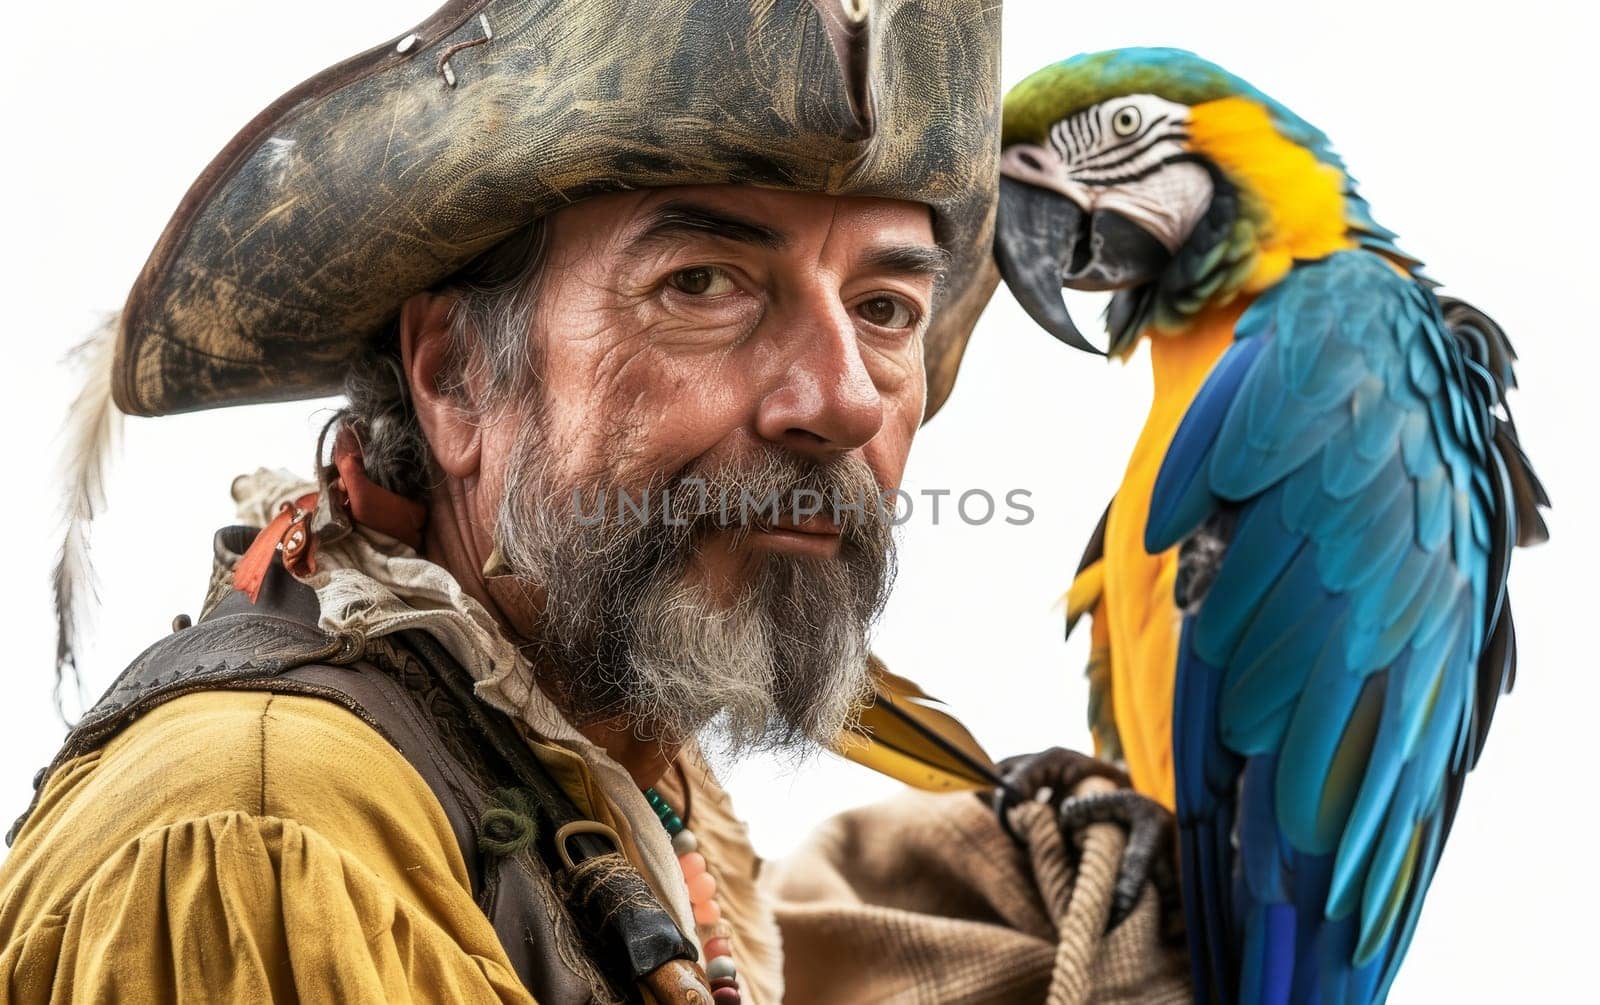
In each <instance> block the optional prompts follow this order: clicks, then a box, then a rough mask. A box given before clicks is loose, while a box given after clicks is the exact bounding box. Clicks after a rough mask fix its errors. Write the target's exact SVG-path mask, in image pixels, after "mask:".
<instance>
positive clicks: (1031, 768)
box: [993, 747, 1132, 844]
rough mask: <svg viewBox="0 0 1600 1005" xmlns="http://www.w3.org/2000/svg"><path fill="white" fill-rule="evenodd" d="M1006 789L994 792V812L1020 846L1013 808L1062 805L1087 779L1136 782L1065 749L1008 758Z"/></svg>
mask: <svg viewBox="0 0 1600 1005" xmlns="http://www.w3.org/2000/svg"><path fill="white" fill-rule="evenodd" d="M998 767H999V768H1000V778H1001V780H1002V781H1004V782H1005V786H1004V787H1003V788H999V789H996V790H995V791H994V799H993V805H994V812H995V816H997V817H999V818H1000V827H1001V828H1002V829H1003V830H1004V831H1005V832H1006V833H1007V834H1009V835H1011V839H1012V840H1013V841H1016V842H1017V843H1018V844H1021V843H1022V838H1021V836H1019V835H1018V834H1017V832H1016V830H1015V829H1013V828H1012V826H1011V820H1010V815H1009V811H1010V809H1011V807H1013V806H1015V805H1017V804H1018V803H1021V802H1026V801H1029V800H1032V801H1035V802H1042V803H1047V804H1049V805H1050V806H1059V805H1060V804H1061V801H1062V800H1063V799H1066V798H1067V797H1068V796H1069V795H1071V794H1072V792H1073V790H1074V789H1076V788H1077V787H1078V784H1079V783H1080V782H1082V781H1083V780H1084V779H1085V778H1104V779H1106V780H1107V781H1109V782H1111V783H1112V784H1114V785H1116V786H1117V787H1118V788H1128V787H1130V786H1131V785H1132V782H1130V781H1129V780H1128V775H1127V773H1126V772H1124V771H1122V770H1121V769H1120V768H1118V767H1116V765H1113V764H1111V763H1109V762H1107V761H1102V760H1100V759H1099V758H1097V757H1090V756H1089V755H1087V754H1080V753H1078V752H1077V751H1076V750H1068V749H1066V748H1065V747H1051V748H1050V749H1049V750H1041V751H1040V752H1038V753H1037V754H1021V755H1019V756H1017V757H1008V758H1006V759H1005V760H1003V761H1001V762H1000V764H999V765H998Z"/></svg>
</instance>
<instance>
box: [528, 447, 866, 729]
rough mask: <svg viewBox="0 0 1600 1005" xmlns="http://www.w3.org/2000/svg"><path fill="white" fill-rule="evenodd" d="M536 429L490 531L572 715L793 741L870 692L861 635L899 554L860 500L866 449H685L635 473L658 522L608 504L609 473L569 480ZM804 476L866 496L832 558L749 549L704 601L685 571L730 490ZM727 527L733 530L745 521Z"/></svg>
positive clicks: (614, 492) (840, 725) (637, 494)
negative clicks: (526, 598) (817, 456)
mask: <svg viewBox="0 0 1600 1005" xmlns="http://www.w3.org/2000/svg"><path fill="white" fill-rule="evenodd" d="M543 442H544V438H543V437H541V436H524V437H519V443H521V444H526V445H527V446H525V447H523V446H519V448H518V453H517V456H515V457H514V458H512V461H511V464H510V465H509V467H508V470H507V477H506V486H505V492H504V496H503V499H502V502H501V506H500V511H499V518H498V527H497V543H498V544H499V546H500V551H501V555H502V557H503V558H504V559H505V562H506V565H507V567H508V568H509V570H510V572H511V574H512V575H514V576H516V577H518V578H520V579H522V580H523V581H524V582H526V583H527V584H529V585H531V586H537V587H538V588H539V589H540V590H542V592H543V593H544V606H543V612H542V617H541V619H540V622H539V624H538V625H537V627H536V630H535V635H534V637H533V638H532V639H531V640H530V641H529V642H528V644H527V646H526V650H525V651H526V653H527V655H528V656H529V658H530V659H531V661H532V663H533V665H534V666H535V668H536V673H537V674H538V675H539V683H540V684H541V686H542V687H543V689H544V690H545V691H546V692H547V693H548V694H550V696H551V697H552V698H554V699H555V700H556V702H557V703H558V704H559V705H561V707H562V709H563V711H565V712H566V714H567V715H568V716H569V717H571V718H572V719H573V720H574V722H575V723H577V724H578V725H585V724H588V723H592V722H600V721H608V720H620V721H621V722H622V723H624V724H625V725H626V727H627V728H629V729H631V730H632V732H633V733H634V735H635V736H637V737H639V738H641V739H648V740H660V741H663V742H666V743H672V744H676V743H682V742H684V741H686V740H688V739H689V738H691V737H694V736H697V735H699V736H700V739H701V742H702V745H703V746H706V747H708V748H709V749H710V750H712V751H714V752H717V753H720V754H723V755H724V756H727V757H730V758H734V757H738V756H741V755H744V754H747V753H750V752H753V751H757V750H782V751H789V752H799V753H803V752H805V751H806V750H809V749H812V747H813V746H814V745H817V744H827V743H829V742H830V741H832V740H833V739H834V738H835V737H837V736H838V734H839V732H840V731H841V730H843V729H844V728H846V727H847V726H848V725H849V724H850V723H852V722H853V720H854V718H855V716H856V715H857V714H858V713H859V710H860V708H861V707H862V705H863V704H864V703H865V701H866V700H867V698H868V697H869V696H870V693H871V685H870V682H869V679H868V672H867V639H868V632H869V629H870V627H871V624H872V622H873V621H874V620H875V619H876V617H877V616H878V614H879V613H880V612H881V610H882V608H883V604H884V602H885V601H886V600H887V598H888V593H889V587H890V585H891V583H892V582H893V578H894V568H895V562H894V538H893V534H892V531H891V527H890V523H889V520H888V518H887V515H886V514H885V513H883V512H882V511H881V510H880V509H879V508H877V507H876V506H874V505H873V501H875V500H877V499H878V498H879V488H878V486H877V485H876V483H875V481H874V479H873V477H872V474H871V471H870V470H869V469H868V468H867V466H866V465H865V463H863V462H862V461H861V460H859V459H858V458H855V457H841V458H838V459H835V460H832V461H828V462H823V463H818V462H813V461H810V460H809V459H806V458H803V457H800V456H798V455H795V454H792V453H790V452H787V451H783V450H780V449H778V448H771V449H768V450H766V451H765V452H764V453H763V454H761V455H759V456H757V457H756V458H754V459H752V460H750V461H748V462H745V463H740V464H736V465H731V464H730V465H722V466H719V467H715V468H705V467H701V466H699V465H696V464H691V465H689V466H688V467H686V468H685V469H683V470H682V471H679V472H676V473H674V474H672V475H671V476H669V477H665V478H657V479H653V480H651V483H650V484H649V485H648V488H649V489H650V490H651V491H650V496H649V498H651V499H652V500H654V499H657V498H659V493H660V492H661V490H663V489H666V490H669V491H670V493H671V496H672V500H673V505H672V520H671V521H667V520H663V519H661V518H660V514H659V513H658V512H657V511H656V510H654V509H653V510H652V511H651V513H650V515H649V517H648V518H645V519H640V518H639V517H638V516H637V515H634V516H632V517H627V518H625V517H623V516H621V515H620V514H619V512H618V510H619V508H620V507H619V506H618V505H617V503H616V500H617V498H618V492H619V491H620V484H619V483H621V482H622V481H623V480H622V479H621V478H620V476H619V475H618V474H617V473H616V472H614V471H607V472H604V473H602V474H601V475H600V476H599V477H594V478H589V479H585V480H583V481H582V482H580V483H573V482H571V481H565V482H563V481H561V480H560V479H558V478H556V477H554V475H553V471H552V468H553V464H552V463H551V462H550V460H549V459H548V452H547V451H542V450H540V449H539V446H540V444H541V443H543ZM684 479H700V480H703V482H704V484H705V486H706V490H704V491H699V490H696V491H683V487H684ZM802 490H811V491H814V492H820V493H822V494H823V498H830V499H831V498H841V499H846V500H851V499H861V500H864V501H866V502H867V505H866V506H864V507H862V508H861V509H862V512H857V511H855V510H847V511H845V512H843V513H842V514H841V522H842V529H841V535H840V548H839V552H838V554H837V555H836V556H835V557H833V558H827V559H818V558H810V557H804V556H789V555H769V554H761V553H754V554H752V555H751V556H750V558H749V561H750V562H751V563H754V564H753V566H752V569H753V571H752V572H751V574H750V576H749V578H748V580H747V582H746V584H745V585H744V586H743V587H742V588H741V589H740V590H739V592H738V593H737V595H735V596H734V597H732V598H731V599H729V598H726V597H724V598H722V599H721V600H718V599H717V598H715V597H713V596H712V595H711V593H710V591H709V590H708V589H707V587H705V586H704V585H702V584H700V583H698V582H696V581H695V580H694V578H693V577H692V576H691V575H690V572H691V566H692V561H693V558H694V556H695V553H696V551H697V549H698V548H699V547H700V545H701V542H702V540H703V538H704V535H705V534H706V533H707V532H709V531H713V530H716V529H718V528H719V527H727V526H729V523H727V522H726V521H727V520H728V518H729V517H732V518H734V520H737V519H738V518H739V517H740V515H741V513H740V507H739V501H740V500H741V499H742V498H750V499H762V498H767V497H769V494H773V493H775V494H776V495H777V497H778V498H781V499H783V500H785V501H786V505H787V500H791V499H793V498H794V497H795V495H794V494H795V493H796V492H799V491H802ZM627 491H629V492H630V493H631V494H632V498H634V499H638V498H641V497H642V496H643V492H642V491H641V490H640V489H638V488H634V487H630V488H629V489H628V490H627ZM741 493H747V494H748V495H747V496H744V495H741ZM597 499H598V500H600V501H602V502H604V503H606V504H607V505H606V507H605V515H604V517H603V518H601V519H598V520H596V519H595V514H596V512H597V510H596V509H595V508H594V506H593V505H585V503H584V502H583V501H584V500H588V501H589V502H590V503H592V502H593V501H594V500H597ZM720 500H728V502H727V503H720V502H719V501H720ZM580 507H582V508H581V510H580ZM730 511H731V512H730ZM581 514H587V515H581ZM679 524H681V525H679ZM731 530H732V532H733V533H734V534H736V535H739V534H746V533H749V531H750V530H751V525H750V523H749V522H748V521H744V522H739V523H737V524H736V525H733V526H731ZM708 727H710V728H709V729H708Z"/></svg>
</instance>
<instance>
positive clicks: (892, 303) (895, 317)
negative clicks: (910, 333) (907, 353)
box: [856, 297, 917, 330]
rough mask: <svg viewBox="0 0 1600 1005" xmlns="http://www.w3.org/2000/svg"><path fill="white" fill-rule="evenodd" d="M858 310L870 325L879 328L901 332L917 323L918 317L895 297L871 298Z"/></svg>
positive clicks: (864, 301) (863, 302)
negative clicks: (900, 330)
mask: <svg viewBox="0 0 1600 1005" xmlns="http://www.w3.org/2000/svg"><path fill="white" fill-rule="evenodd" d="M856 310H858V311H860V312H861V316H862V318H864V319H865V320H866V322H867V323H868V324H872V325H877V326H878V327H879V328H889V329H893V330H899V329H902V328H910V327H911V326H912V325H914V324H916V323H917V315H916V313H915V312H914V311H912V309H911V308H910V307H908V306H906V304H905V302H904V301H902V300H898V299H896V298H895V297H869V298H868V299H866V300H863V301H862V302H861V304H860V306H859V307H857V308H856Z"/></svg>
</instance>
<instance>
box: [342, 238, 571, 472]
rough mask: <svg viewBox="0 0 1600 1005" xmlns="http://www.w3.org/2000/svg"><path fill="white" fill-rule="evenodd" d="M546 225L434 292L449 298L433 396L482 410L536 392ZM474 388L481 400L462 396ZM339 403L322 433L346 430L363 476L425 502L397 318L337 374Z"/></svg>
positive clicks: (426, 461)
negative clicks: (445, 343) (445, 341)
mask: <svg viewBox="0 0 1600 1005" xmlns="http://www.w3.org/2000/svg"><path fill="white" fill-rule="evenodd" d="M547 233H548V227H547V226H546V225H545V221H544V220H542V219H541V220H536V221H534V222H533V223H531V224H529V225H528V226H526V227H523V228H522V229H521V230H518V231H517V232H516V233H514V234H512V235H511V236H510V237H509V238H507V239H506V240H504V241H502V242H500V243H499V244H497V245H495V246H494V247H492V248H490V249H489V250H488V251H485V252H483V253H482V254H480V255H478V257H476V258H474V259H473V260H472V261H470V262H468V263H467V264H466V265H465V266H464V267H462V268H461V269H460V270H459V271H457V272H456V273H455V274H453V275H451V276H450V277H449V278H448V279H446V280H444V281H443V282H442V283H440V284H438V285H437V286H435V287H433V291H434V292H437V293H447V294H451V295H453V296H454V297H455V298H456V301H455V304H454V305H453V306H452V307H451V309H450V343H449V347H448V350H447V357H446V363H445V368H444V371H443V373H441V375H440V388H439V389H440V390H441V391H443V392H444V393H446V394H448V395H450V396H451V397H454V398H456V399H457V400H458V401H459V402H460V403H461V405H462V407H464V408H470V409H473V410H475V411H478V412H481V411H483V410H485V409H487V408H490V407H493V406H495V405H498V404H502V403H504V402H506V401H508V400H512V399H515V398H518V397H522V396H524V395H527V394H530V393H532V392H533V391H535V390H536V389H537V388H538V386H539V365H538V364H539V362H540V361H539V358H538V354H537V352H536V349H535V346H534V340H533V339H532V338H531V337H530V333H531V332H532V330H533V321H534V312H535V309H536V307H537V304H538V296H539V286H540V280H541V278H542V277H543V275H544V271H545V261H546V257H545V248H546V236H547ZM474 386H477V387H482V388H483V389H484V395H483V397H482V398H481V399H480V400H477V401H471V400H468V398H467V389H468V388H470V387H474ZM344 393H345V398H346V399H347V400H348V404H347V405H346V406H345V407H344V408H342V409H340V410H339V411H338V412H336V413H335V414H334V416H333V418H332V419H331V420H330V422H329V427H328V428H329V429H330V430H334V429H337V428H339V427H340V426H348V427H350V428H351V429H352V430H353V431H354V432H355V434H356V436H357V438H358V439H359V440H360V443H361V452H362V458H363V461H364V463H365V466H366V470H367V476H368V477H369V478H371V479H372V480H373V481H374V482H376V483H377V484H379V485H381V486H383V487H384V488H386V489H388V490H389V491H391V492H397V493H399V494H400V495H403V496H406V497H408V498H411V499H418V500H421V499H425V498H427V495H428V492H429V491H430V489H431V488H432V487H433V485H434V482H435V480H436V479H435V468H434V465H433V460H432V454H431V453H430V452H429V449H428V441H427V437H425V436H424V435H423V432H422V425H421V424H420V423H419V422H418V421H417V413H416V409H415V408H414V407H412V403H411V390H410V388H409V387H408V386H407V384H406V374H405V368H404V366H403V365H402V364H401V357H400V321H399V319H398V318H396V319H395V320H393V321H391V322H390V323H389V325H388V327H387V328H386V329H385V330H384V332H383V334H382V335H380V336H379V337H378V338H377V339H375V340H373V341H372V342H370V343H368V344H367V345H366V346H364V347H363V348H362V350H361V352H360V353H359V354H357V355H356V357H355V358H354V359H352V360H351V362H350V367H349V369H348V370H347V371H346V373H345V380H344Z"/></svg>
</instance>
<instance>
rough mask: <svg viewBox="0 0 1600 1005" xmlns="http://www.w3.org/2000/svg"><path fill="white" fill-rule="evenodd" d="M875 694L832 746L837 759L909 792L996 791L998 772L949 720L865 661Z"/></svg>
mask: <svg viewBox="0 0 1600 1005" xmlns="http://www.w3.org/2000/svg"><path fill="white" fill-rule="evenodd" d="M868 666H869V669H870V671H871V673H872V683H873V690H874V691H875V692H876V694H875V697H874V698H873V702H872V704H871V705H869V706H867V708H866V709H864V710H863V711H862V713H861V718H860V719H859V720H858V722H857V724H856V725H855V726H854V727H853V728H851V729H849V730H847V731H846V732H845V733H843V734H842V735H841V736H840V737H839V739H838V740H837V741H836V742H835V744H834V749H835V750H837V751H838V752H839V753H840V754H842V755H844V756H845V757H848V758H849V759H850V760H852V761H855V762H856V763H857V764H863V765H865V766H867V767H869V768H871V769H873V770H874V771H877V772H881V773H882V774H885V775H888V776H889V777H890V778H895V779H898V780H900V781H902V782H905V783H906V784H907V785H910V786H913V787H914V788H919V789H927V790H929V791H933V792H942V791H954V790H962V789H993V788H1000V787H1002V785H1003V783H1002V782H1001V780H1000V771H999V769H998V768H996V767H995V763H994V761H993V760H992V759H991V758H990V757H989V755H988V754H987V753H985V752H984V749H983V747H982V746H980V745H979V743H978V741H977V740H976V739H974V738H973V736H972V734H971V733H969V732H967V728H966V727H965V726H963V725H961V723H960V722H958V721H956V719H955V717H954V716H952V715H950V714H949V713H948V712H946V711H944V710H943V709H941V708H939V707H938V701H937V700H936V699H934V698H930V697H928V695H927V694H925V693H924V692H923V690H922V689H921V688H919V687H918V686H917V685H915V684H913V683H912V682H911V681H909V680H906V679H905V678H904V677H898V676H896V675H894V674H892V673H890V672H889V670H888V668H887V667H885V666H884V665H883V663H882V662H881V661H880V660H879V659H878V658H877V657H876V656H869V657H868Z"/></svg>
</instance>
